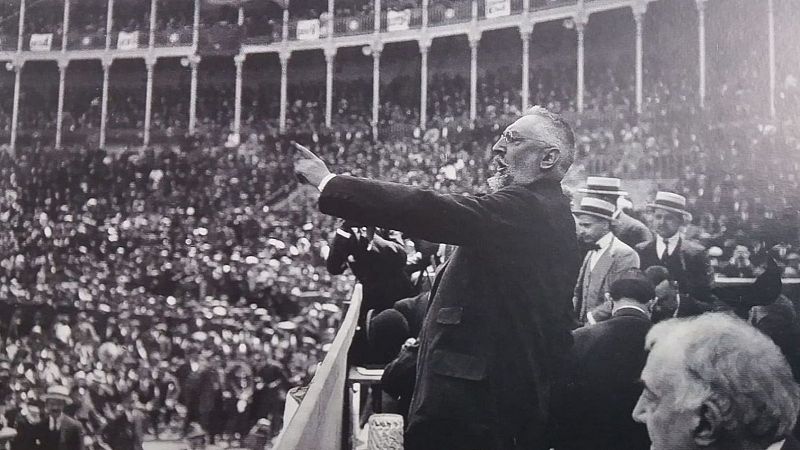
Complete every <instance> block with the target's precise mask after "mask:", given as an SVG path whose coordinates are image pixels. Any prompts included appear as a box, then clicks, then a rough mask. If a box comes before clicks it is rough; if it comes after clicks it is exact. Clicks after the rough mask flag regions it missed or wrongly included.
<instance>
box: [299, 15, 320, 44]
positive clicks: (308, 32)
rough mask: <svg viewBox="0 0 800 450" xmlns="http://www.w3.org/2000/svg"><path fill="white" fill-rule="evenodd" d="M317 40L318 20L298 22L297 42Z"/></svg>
mask: <svg viewBox="0 0 800 450" xmlns="http://www.w3.org/2000/svg"><path fill="white" fill-rule="evenodd" d="M314 39H319V19H309V20H298V21H297V40H298V41H311V40H314Z"/></svg>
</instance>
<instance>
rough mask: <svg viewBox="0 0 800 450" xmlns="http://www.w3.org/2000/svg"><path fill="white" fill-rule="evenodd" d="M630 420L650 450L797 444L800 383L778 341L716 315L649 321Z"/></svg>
mask: <svg viewBox="0 0 800 450" xmlns="http://www.w3.org/2000/svg"><path fill="white" fill-rule="evenodd" d="M645 347H646V348H647V349H648V350H649V351H650V354H649V355H648V358H647V364H646V365H645V368H644V370H643V371H642V376H641V379H642V382H643V384H644V390H643V392H642V395H641V397H640V398H639V402H638V403H637V404H636V407H635V408H634V410H633V418H634V419H635V420H637V421H639V422H643V423H645V424H646V425H647V431H648V434H649V435H650V439H651V441H652V446H651V448H652V449H653V450H693V449H707V450H797V449H800V444H798V442H797V440H795V439H794V438H793V437H792V436H791V432H792V429H793V428H794V425H795V421H796V419H797V413H798V409H800V387H798V385H797V384H796V383H795V381H794V379H793V378H792V371H791V369H790V368H789V365H788V364H787V362H786V359H785V358H784V357H783V355H782V354H781V351H780V350H779V349H778V347H777V346H776V345H775V344H774V343H773V342H772V341H771V340H770V339H769V338H768V337H767V336H765V335H763V334H762V333H761V332H759V331H758V330H756V329H755V328H753V327H751V326H750V325H748V324H747V323H745V322H743V321H741V320H739V319H736V318H734V317H731V316H728V315H725V314H722V313H707V314H704V315H702V316H698V317H694V318H691V319H676V320H669V321H666V322H662V323H659V324H657V325H656V326H654V327H653V328H652V329H651V331H650V332H649V333H648V335H647V339H646V343H645Z"/></svg>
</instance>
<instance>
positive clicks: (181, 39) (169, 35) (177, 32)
mask: <svg viewBox="0 0 800 450" xmlns="http://www.w3.org/2000/svg"><path fill="white" fill-rule="evenodd" d="M155 38H156V39H155V46H156V47H185V46H187V45H192V27H190V26H186V27H181V28H176V29H169V30H161V31H156V35H155Z"/></svg>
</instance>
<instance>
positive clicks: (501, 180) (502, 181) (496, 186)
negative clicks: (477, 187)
mask: <svg viewBox="0 0 800 450" xmlns="http://www.w3.org/2000/svg"><path fill="white" fill-rule="evenodd" d="M513 182H514V176H513V175H511V174H510V173H508V172H506V173H504V174H498V175H494V176H492V177H489V179H488V180H486V183H487V184H488V185H489V192H497V191H499V190H500V189H503V188H504V187H506V186H510V185H511V183H513Z"/></svg>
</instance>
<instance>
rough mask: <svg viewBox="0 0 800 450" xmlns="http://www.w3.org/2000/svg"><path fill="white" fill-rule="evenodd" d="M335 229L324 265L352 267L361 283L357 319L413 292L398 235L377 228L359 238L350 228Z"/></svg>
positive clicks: (338, 269)
mask: <svg viewBox="0 0 800 450" xmlns="http://www.w3.org/2000/svg"><path fill="white" fill-rule="evenodd" d="M341 231H343V232H345V233H349V234H350V236H349V237H345V236H343V235H342V233H341V232H339V231H338V230H337V233H336V237H334V239H333V244H332V245H331V251H330V253H329V254H328V259H327V261H326V265H327V267H328V272H330V273H331V274H332V275H339V274H341V273H342V272H344V270H345V269H346V268H347V267H350V270H352V271H353V275H355V276H356V278H357V279H358V282H359V283H361V286H362V287H363V291H362V292H363V303H362V305H361V317H360V319H361V320H359V323H363V320H364V317H366V313H367V311H368V310H370V309H374V310H375V312H376V313H378V312H381V311H383V310H385V309H389V308H391V307H392V305H393V304H394V302H396V301H397V300H400V299H401V298H405V297H409V296H411V295H414V286H413V285H412V284H411V281H410V280H409V278H408V275H406V273H405V267H406V259H407V257H406V251H405V247H404V245H403V243H402V242H400V241H399V240H398V239H394V238H391V237H389V236H388V235H387V237H383V236H380V235H379V234H378V233H377V232H376V234H375V236H374V237H373V239H372V240H371V241H367V239H366V238H363V237H362V238H359V237H358V236H356V235H355V233H354V232H353V230H352V229H351V228H347V229H344V230H341Z"/></svg>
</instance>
